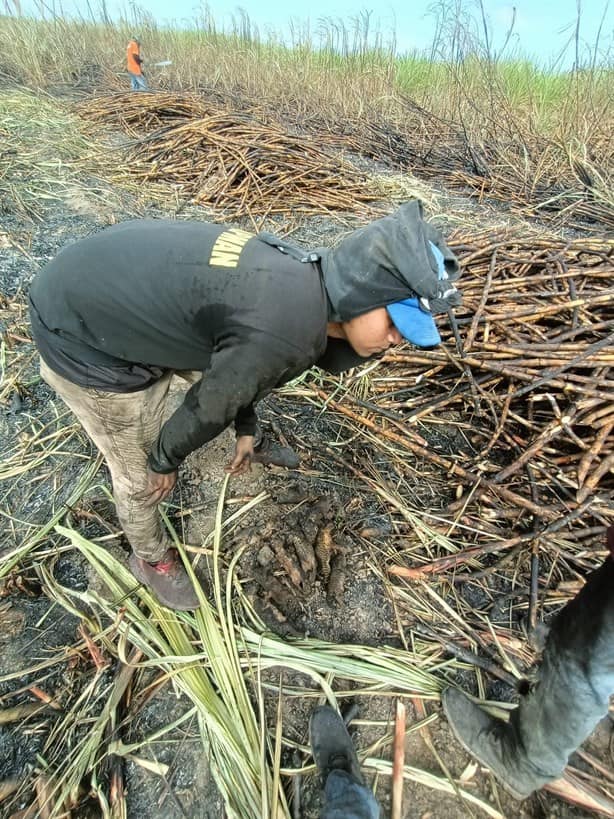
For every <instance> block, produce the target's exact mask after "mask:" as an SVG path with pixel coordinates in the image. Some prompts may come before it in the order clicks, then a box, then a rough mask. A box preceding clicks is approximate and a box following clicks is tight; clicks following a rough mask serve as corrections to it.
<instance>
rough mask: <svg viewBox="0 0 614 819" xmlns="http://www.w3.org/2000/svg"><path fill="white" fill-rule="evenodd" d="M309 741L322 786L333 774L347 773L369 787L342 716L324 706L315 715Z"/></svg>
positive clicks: (311, 723) (311, 721) (314, 712)
mask: <svg viewBox="0 0 614 819" xmlns="http://www.w3.org/2000/svg"><path fill="white" fill-rule="evenodd" d="M309 741H310V743H311V753H312V754H313V761H314V762H315V763H316V766H317V768H318V771H319V772H320V776H321V777H322V785H324V784H325V783H326V780H327V779H328V775H329V774H330V773H331V771H346V773H348V774H349V775H350V776H351V777H352V779H354V780H355V781H356V782H357V783H358V784H359V785H364V784H365V781H364V779H363V776H362V773H361V772H360V764H359V762H358V757H357V756H356V751H355V749H354V743H353V742H352V738H351V737H350V735H349V733H348V730H347V728H346V727H345V723H344V722H343V720H342V719H341V717H340V716H339V714H337V712H336V711H335V710H334V709H333V708H331V707H330V706H329V705H322V706H320V707H319V708H316V709H315V710H314V711H313V713H312V714H311V719H310V720H309Z"/></svg>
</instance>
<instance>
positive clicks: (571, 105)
mask: <svg viewBox="0 0 614 819" xmlns="http://www.w3.org/2000/svg"><path fill="white" fill-rule="evenodd" d="M99 16H100V19H99V20H93V19H90V20H67V19H62V18H54V19H52V20H36V19H32V18H25V17H16V16H4V17H0V76H2V75H4V76H5V77H6V78H8V79H9V80H12V81H14V82H17V83H21V84H24V85H28V86H30V87H36V88H46V89H49V88H53V87H56V86H65V87H66V86H68V87H69V88H74V87H75V86H77V87H79V86H80V87H83V88H86V89H91V88H92V87H94V88H96V89H97V90H100V91H105V90H118V89H121V88H124V89H125V88H127V86H128V78H127V75H126V74H125V73H124V53H125V46H126V42H127V40H128V38H129V37H130V35H131V34H133V33H137V34H138V35H139V37H140V39H141V41H142V44H143V53H144V56H145V59H146V60H148V61H149V64H150V67H149V68H148V72H149V79H150V82H151V85H152V87H154V88H163V89H182V90H197V91H202V92H204V93H207V94H215V96H216V98H217V99H220V98H221V99H223V100H228V101H229V103H230V104H232V105H233V106H234V107H242V106H244V105H246V104H247V107H249V108H250V109H252V110H253V108H254V107H255V106H256V107H257V106H260V107H261V108H262V109H263V111H266V112H268V113H269V114H271V112H273V113H277V114H279V115H280V116H282V117H283V116H285V117H288V116H290V117H291V118H292V119H294V120H296V121H298V122H299V123H302V124H305V123H307V124H308V125H309V124H311V126H313V127H314V128H315V127H316V126H318V125H321V126H324V128H325V130H329V131H332V132H335V133H343V132H344V131H345V132H346V133H349V132H352V133H354V134H360V133H362V132H361V130H360V124H361V123H363V124H364V123H365V122H366V123H376V124H377V126H378V127H381V124H382V123H384V124H385V125H386V127H389V128H390V129H391V130H392V131H395V132H397V133H400V134H401V135H402V136H403V138H405V139H406V140H409V141H410V142H411V140H412V139H416V140H417V139H418V135H420V138H421V139H422V140H423V141H424V140H425V139H430V140H432V141H433V142H435V141H436V140H438V139H439V141H440V147H441V146H447V145H448V144H449V146H450V150H449V152H447V153H446V151H445V150H444V152H443V156H444V160H445V157H446V156H447V155H449V156H452V155H454V156H455V157H456V160H455V161H456V163H457V166H456V167H458V157H462V156H465V157H470V160H469V165H471V163H473V164H474V165H475V168H476V169H477V171H478V176H485V177H488V179H489V180H493V179H500V178H501V175H502V174H503V175H504V176H506V177H507V176H509V175H510V174H512V175H513V176H514V178H515V180H516V181H515V182H514V184H508V181H509V180H507V179H506V183H505V185H504V188H506V190H507V191H509V192H510V195H514V196H515V195H516V194H518V192H519V191H520V192H521V194H520V198H521V199H522V197H523V196H524V195H525V193H524V192H525V191H526V192H528V193H527V194H526V196H527V197H528V198H529V199H530V198H531V196H533V191H534V190H539V191H541V192H542V193H544V194H545V195H546V196H547V197H548V196H550V187H551V185H552V182H553V180H554V181H555V182H556V184H557V185H558V188H557V190H558V191H561V190H568V189H573V190H574V191H576V192H577V197H579V196H585V195H586V196H589V197H593V198H595V197H596V199H597V200H599V201H600V202H603V201H604V198H605V199H607V200H608V201H610V199H611V196H612V193H611V191H612V187H613V186H612V184H611V183H612V179H611V174H612V167H613V165H614V163H613V159H614V149H613V147H612V140H611V133H612V124H613V123H612V120H613V118H614V115H613V114H612V110H613V107H612V105H611V88H612V86H613V80H614V70H613V69H612V68H611V67H610V65H609V63H608V58H607V57H608V55H600V53H599V47H600V46H599V43H595V45H594V48H593V50H592V52H591V53H590V54H589V56H588V58H587V60H586V66H585V67H581V66H580V64H579V58H578V59H577V60H576V65H575V67H574V70H571V71H568V72H566V73H562V72H558V71H556V70H554V69H547V68H544V67H539V66H537V65H535V64H533V63H532V62H530V61H528V60H526V59H522V58H520V57H518V56H516V57H514V56H513V55H512V56H510V57H509V58H508V57H507V56H506V55H507V52H506V50H505V47H504V48H503V49H500V50H499V51H498V52H495V50H494V48H493V45H492V41H491V37H490V34H489V31H488V28H487V26H486V25H485V24H484V25H483V26H482V25H481V24H480V19H479V17H478V19H477V20H473V19H472V18H471V17H470V16H468V15H467V14H466V13H465V11H464V9H463V6H462V0H456V5H454V6H451V5H449V4H448V0H441V6H440V8H439V22H438V29H437V32H436V35H435V39H434V42H433V45H432V48H431V50H430V52H429V54H428V55H427V56H425V55H420V54H408V55H402V56H398V55H397V54H396V50H395V43H394V39H390V38H388V39H386V38H384V37H383V36H382V35H381V34H380V33H379V32H377V31H375V32H374V31H373V30H372V21H371V18H370V16H369V15H368V14H362V15H359V16H358V17H356V18H355V19H354V20H352V21H350V22H349V23H341V22H338V21H334V20H328V21H323V22H321V23H320V24H319V25H318V28H317V30H316V31H315V32H314V31H311V30H309V29H305V30H302V31H301V30H298V29H293V30H292V32H291V37H290V42H289V43H288V42H282V41H281V39H280V37H279V35H276V34H267V36H266V37H263V36H261V35H260V33H259V32H258V30H257V28H256V27H255V26H254V25H253V24H252V23H251V21H250V19H249V18H248V17H247V15H245V14H240V15H239V16H238V17H236V18H235V21H234V26H232V27H231V28H230V29H227V30H225V31H221V30H220V29H219V28H218V27H217V26H216V24H215V21H214V20H213V19H212V17H211V16H210V15H209V14H208V12H207V11H206V10H205V12H204V13H201V15H200V16H199V17H198V18H196V19H195V20H194V21H193V23H192V26H191V27H190V28H189V29H185V28H183V29H182V28H173V27H163V26H159V25H157V24H156V23H155V21H153V20H152V19H151V18H150V17H149V16H147V15H145V14H141V15H138V14H137V13H135V19H133V20H130V21H129V20H126V19H122V20H119V21H110V20H109V19H108V17H107V16H106V14H104V13H102V14H100V15H99ZM103 21H105V22H103ZM159 60H171V61H172V65H171V66H169V67H165V68H162V69H160V68H156V67H155V66H154V65H153V63H155V62H156V61H159ZM421 112H422V113H421ZM422 114H424V116H422ZM429 150H430V149H429V148H428V146H427V148H426V149H424V150H422V154H423V155H424V154H425V153H428V152H429ZM438 161H439V160H438ZM467 167H469V166H467ZM484 168H486V171H484ZM497 185H498V183H497V182H495V183H494V184H490V183H489V190H491V191H492V190H494V188H495V187H496V186H497ZM498 187H499V190H500V191H501V190H502V188H501V185H498ZM474 188H475V185H474ZM506 190H504V191H503V196H507V195H508V194H507V192H506ZM574 195H576V194H574ZM577 197H576V199H577Z"/></svg>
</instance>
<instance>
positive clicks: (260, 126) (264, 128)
mask: <svg viewBox="0 0 614 819" xmlns="http://www.w3.org/2000/svg"><path fill="white" fill-rule="evenodd" d="M79 112H80V113H81V115H82V116H84V117H85V118H87V119H89V120H91V121H93V122H97V123H99V124H102V123H106V124H119V125H120V126H122V127H123V128H124V130H125V131H126V132H127V133H128V134H129V135H130V136H131V137H133V138H134V139H135V141H134V142H133V144H132V145H131V146H130V147H129V149H128V153H127V156H126V166H125V167H126V170H127V172H128V173H130V175H131V176H132V177H133V178H134V177H136V178H137V179H138V180H140V181H141V182H142V183H147V184H150V183H152V182H158V183H159V182H164V183H168V184H171V185H174V186H176V188H177V189H178V190H180V191H181V194H182V196H185V197H188V198H189V199H190V201H191V202H192V203H193V204H197V205H204V206H208V207H211V208H215V209H216V210H218V211H221V212H226V213H228V214H229V215H231V216H233V217H239V216H259V217H261V218H262V217H265V216H270V215H275V214H288V213H294V212H301V213H320V214H321V213H326V212H327V211H339V210H341V211H350V210H351V211H353V212H361V211H362V212H363V213H367V212H368V208H365V206H366V205H367V203H369V202H374V201H376V200H377V199H381V197H382V191H381V190H380V189H379V188H378V186H377V185H374V183H373V182H372V181H370V180H369V179H368V177H367V176H366V175H364V174H361V173H360V172H359V171H357V169H356V167H355V166H354V165H351V164H350V163H348V162H346V161H344V160H343V159H339V158H336V157H334V156H332V155H331V154H330V153H326V152H324V151H322V150H321V148H320V147H319V146H320V142H319V141H318V140H316V139H315V138H310V137H305V136H300V137H299V136H296V135H293V134H292V133H289V132H288V131H287V130H286V129H284V128H282V127H281V126H280V125H277V124H275V123H266V122H264V121H260V120H259V119H257V118H256V117H255V116H253V115H251V114H244V113H239V112H236V111H231V110H229V109H228V108H226V107H225V106H223V105H220V104H216V103H214V102H205V101H204V100H203V98H201V97H199V96H197V95H194V94H182V95H176V94H126V95H122V94H119V95H117V94H116V95H112V96H107V97H98V98H96V99H94V100H92V101H88V102H87V103H84V104H82V105H81V106H80V107H79Z"/></svg>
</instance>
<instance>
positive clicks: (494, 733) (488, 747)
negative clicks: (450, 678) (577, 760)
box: [441, 688, 551, 799]
mask: <svg viewBox="0 0 614 819" xmlns="http://www.w3.org/2000/svg"><path fill="white" fill-rule="evenodd" d="M441 701H442V703H443V710H444V712H445V714H446V717H447V718H448V722H449V723H450V727H451V728H452V731H453V732H454V735H455V736H456V738H457V739H458V741H459V742H460V744H461V745H462V746H463V747H464V748H465V750H466V751H468V752H469V753H470V754H472V756H474V757H475V758H476V759H477V760H479V761H480V762H481V763H482V765H484V766H485V767H486V768H489V769H490V770H491V771H492V772H493V774H494V775H495V776H496V777H497V779H499V780H500V782H501V784H502V785H503V787H504V788H505V789H506V790H507V791H508V792H509V793H510V794H511V795H512V796H513V797H514V798H515V799H525V798H526V797H527V796H529V794H531V793H533V791H535V790H537V789H538V788H541V787H542V785H545V784H546V782H548V781H550V779H551V777H547V776H541V775H540V774H539V773H538V772H536V771H533V770H532V769H531V766H530V765H529V764H528V761H527V760H526V754H525V751H524V748H523V747H522V745H521V743H520V742H519V741H518V738H517V737H516V734H515V731H514V728H513V727H512V725H510V724H508V723H506V722H504V721H503V720H500V719H496V718H495V717H491V716H490V715H489V714H487V713H486V711H484V710H483V709H482V708H480V707H479V705H476V704H475V703H474V702H473V700H472V699H470V698H469V697H468V696H467V695H466V694H464V693H463V692H462V691H460V690H459V689H458V688H446V690H445V691H444V692H443V693H442V695H441ZM535 730H538V726H535Z"/></svg>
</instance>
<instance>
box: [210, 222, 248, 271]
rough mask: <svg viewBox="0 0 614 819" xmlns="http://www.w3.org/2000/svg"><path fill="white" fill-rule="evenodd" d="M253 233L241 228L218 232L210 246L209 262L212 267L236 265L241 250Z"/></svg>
mask: <svg viewBox="0 0 614 819" xmlns="http://www.w3.org/2000/svg"><path fill="white" fill-rule="evenodd" d="M253 235H254V234H253V233H248V231H246V230H241V228H230V229H229V230H225V231H224V232H223V233H220V235H219V236H218V237H217V239H216V240H215V243H214V245H213V247H212V248H211V256H210V257H209V264H210V265H211V266H212V267H237V265H238V264H239V257H240V256H241V251H242V250H243V248H244V247H245V245H246V244H247V243H248V242H249V240H250V239H251V238H252V236H253Z"/></svg>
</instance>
